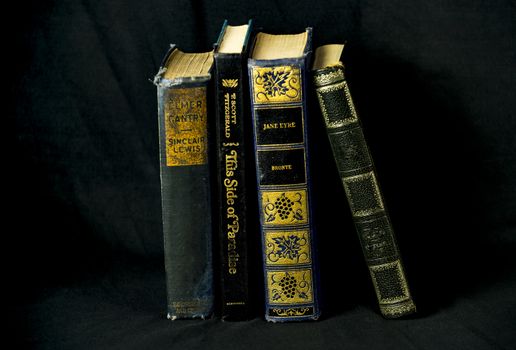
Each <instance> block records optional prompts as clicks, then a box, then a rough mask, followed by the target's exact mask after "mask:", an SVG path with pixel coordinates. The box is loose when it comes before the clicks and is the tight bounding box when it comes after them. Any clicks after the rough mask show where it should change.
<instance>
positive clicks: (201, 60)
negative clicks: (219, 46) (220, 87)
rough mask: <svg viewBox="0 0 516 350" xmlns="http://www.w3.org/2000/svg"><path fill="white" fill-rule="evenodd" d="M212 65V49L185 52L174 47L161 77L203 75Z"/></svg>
mask: <svg viewBox="0 0 516 350" xmlns="http://www.w3.org/2000/svg"><path fill="white" fill-rule="evenodd" d="M212 65H213V51H209V52H201V53H185V52H182V51H181V50H179V49H174V51H172V53H171V54H170V56H169V58H168V60H167V63H166V65H165V67H164V68H165V70H164V73H163V75H162V78H163V79H166V80H175V79H181V78H195V77H205V76H208V75H209V72H210V69H211V67H212Z"/></svg>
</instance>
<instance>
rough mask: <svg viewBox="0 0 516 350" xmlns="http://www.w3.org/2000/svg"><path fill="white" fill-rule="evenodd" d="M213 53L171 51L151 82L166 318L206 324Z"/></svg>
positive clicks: (209, 299) (209, 301)
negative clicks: (156, 132)
mask: <svg viewBox="0 0 516 350" xmlns="http://www.w3.org/2000/svg"><path fill="white" fill-rule="evenodd" d="M212 65H213V52H205V53H184V52H182V51H180V50H179V49H177V48H176V47H175V45H172V46H171V48H170V50H169V51H168V53H167V55H166V56H165V58H164V60H163V63H162V65H161V68H160V70H159V72H158V74H157V75H156V77H155V79H154V83H155V84H156V85H157V92H158V121H159V143H160V147H159V150H160V177H161V203H162V218H163V236H164V251H165V272H166V284H167V311H168V313H167V317H168V318H169V319H171V320H175V319H180V318H203V319H204V318H206V317H208V316H210V315H211V313H212V309H213V270H212V234H213V231H212V220H211V219H212V217H211V202H210V200H211V196H210V172H209V167H208V111H209V108H210V106H208V105H207V104H208V91H209V89H208V83H209V81H210V80H211V75H210V71H211V68H212Z"/></svg>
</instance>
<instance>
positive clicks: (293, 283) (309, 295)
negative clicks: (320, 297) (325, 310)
mask: <svg viewBox="0 0 516 350" xmlns="http://www.w3.org/2000/svg"><path fill="white" fill-rule="evenodd" d="M267 293H268V299H269V303H270V304H285V305H288V304H304V303H310V302H312V301H313V288H312V270H310V269H306V268H305V269H299V270H297V269H296V270H279V271H277V270H269V271H267Z"/></svg>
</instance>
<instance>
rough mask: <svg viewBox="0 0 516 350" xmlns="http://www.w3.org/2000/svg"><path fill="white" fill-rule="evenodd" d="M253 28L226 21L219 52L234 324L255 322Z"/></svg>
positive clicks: (225, 233) (225, 248) (227, 277)
mask: <svg viewBox="0 0 516 350" xmlns="http://www.w3.org/2000/svg"><path fill="white" fill-rule="evenodd" d="M251 24H252V22H251V21H249V23H248V24H244V25H241V26H231V25H228V23H227V21H225V22H224V24H223V26H222V30H221V33H220V36H219V39H218V41H217V43H216V44H215V49H214V52H215V53H214V57H215V80H214V82H215V88H216V103H217V106H216V139H217V156H218V157H217V158H218V159H217V175H218V176H217V181H218V189H219V193H218V204H219V210H220V211H219V217H218V221H219V232H218V234H219V251H220V267H221V269H220V279H221V285H222V286H221V287H222V288H221V289H222V291H221V318H222V320H229V321H231V320H243V319H246V318H248V317H249V295H248V294H249V291H248V288H249V287H248V266H247V260H248V256H247V222H248V221H247V220H246V210H247V206H246V201H247V196H246V176H245V170H246V167H245V161H246V157H245V137H244V133H245V127H246V118H247V117H248V115H247V113H246V112H247V108H246V107H247V106H246V102H247V98H246V93H247V91H248V84H247V72H246V71H245V70H244V69H245V63H246V59H247V43H248V40H249V36H250V32H251ZM244 72H245V75H244ZM244 77H245V79H244Z"/></svg>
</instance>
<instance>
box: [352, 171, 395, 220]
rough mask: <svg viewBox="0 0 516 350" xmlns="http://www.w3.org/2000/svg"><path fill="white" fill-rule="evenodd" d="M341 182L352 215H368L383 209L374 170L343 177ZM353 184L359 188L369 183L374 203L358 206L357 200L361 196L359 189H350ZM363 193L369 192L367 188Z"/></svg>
mask: <svg viewBox="0 0 516 350" xmlns="http://www.w3.org/2000/svg"><path fill="white" fill-rule="evenodd" d="M342 183H343V184H344V190H345V191H346V194H347V198H348V200H349V204H350V207H351V211H352V212H353V216H355V217H357V216H358V217H363V216H369V215H371V214H375V213H378V212H381V211H383V210H385V208H384V204H383V200H382V197H381V194H380V187H379V186H378V182H377V181H376V176H375V175H374V172H372V171H370V172H368V173H364V174H359V175H355V176H349V177H343V178H342ZM353 185H357V188H358V189H360V187H363V186H367V185H369V186H370V189H372V190H373V192H372V196H373V199H374V203H369V204H370V206H369V207H368V208H360V206H359V204H358V202H359V200H360V199H362V198H363V196H362V195H361V193H360V192H359V191H354V190H353V189H352V186H353ZM363 193H369V189H367V191H364V192H363Z"/></svg>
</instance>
